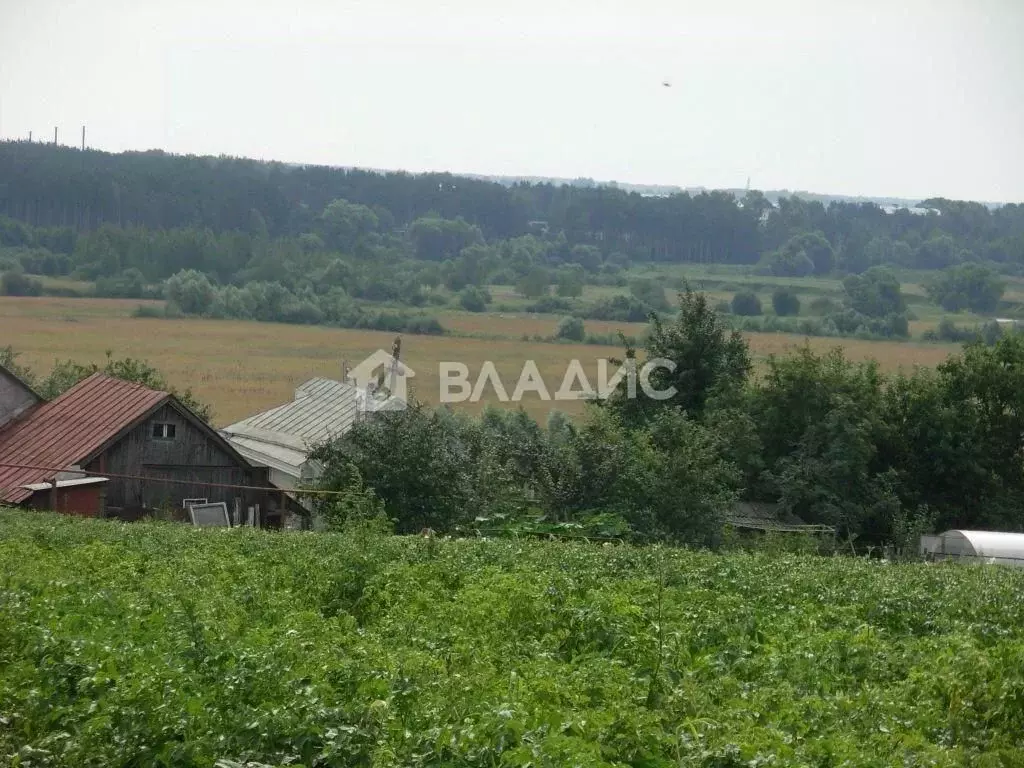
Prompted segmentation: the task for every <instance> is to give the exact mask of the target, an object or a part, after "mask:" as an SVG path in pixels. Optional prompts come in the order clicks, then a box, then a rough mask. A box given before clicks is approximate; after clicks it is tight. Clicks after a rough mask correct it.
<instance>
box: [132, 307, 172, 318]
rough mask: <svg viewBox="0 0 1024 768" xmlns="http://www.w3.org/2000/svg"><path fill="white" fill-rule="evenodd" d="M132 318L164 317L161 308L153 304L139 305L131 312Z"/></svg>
mask: <svg viewBox="0 0 1024 768" xmlns="http://www.w3.org/2000/svg"><path fill="white" fill-rule="evenodd" d="M132 317H149V318H153V317H166V315H165V314H164V310H163V308H162V307H159V306H157V305H155V304H139V306H137V307H136V308H135V310H134V311H133V312H132Z"/></svg>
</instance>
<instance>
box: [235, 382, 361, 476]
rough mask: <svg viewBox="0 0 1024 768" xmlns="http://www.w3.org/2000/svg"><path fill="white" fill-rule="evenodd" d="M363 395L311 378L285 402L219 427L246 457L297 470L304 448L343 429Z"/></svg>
mask: <svg viewBox="0 0 1024 768" xmlns="http://www.w3.org/2000/svg"><path fill="white" fill-rule="evenodd" d="M361 396H362V393H361V392H360V390H359V389H358V388H356V387H354V386H352V385H351V384H348V383H345V382H341V381H335V380H334V379H325V378H320V377H317V378H314V379H310V380H309V381H306V382H304V383H303V384H301V385H300V386H299V387H298V389H296V390H295V399H294V400H292V401H291V402H290V403H285V404H284V405H279V406H277V407H276V408H271V409H270V410H269V411H263V412H262V413H257V414H255V415H253V416H249V417H248V418H246V419H242V420H241V421H239V422H236V423H234V424H232V425H231V426H228V427H225V428H224V429H223V430H221V431H222V432H223V433H224V436H225V437H227V438H228V440H230V441H232V443H233V444H234V445H235V447H236V450H239V451H240V452H242V453H243V454H244V455H245V456H246V457H248V458H250V459H252V460H255V461H260V455H262V456H264V457H265V458H264V461H263V462H262V463H266V464H270V465H274V466H277V467H278V468H280V469H282V470H285V468H286V467H287V470H285V471H291V470H294V471H295V473H296V474H297V473H298V471H299V470H300V469H301V465H302V463H303V462H304V461H305V458H306V455H307V454H308V452H309V450H310V449H311V448H313V447H314V446H316V445H319V444H320V443H324V442H327V441H328V440H331V439H333V438H336V437H340V436H341V435H343V434H344V433H345V432H347V431H348V430H349V429H350V428H351V427H352V425H353V424H354V423H355V421H356V419H358V417H359V414H360V406H359V402H360V398H361Z"/></svg>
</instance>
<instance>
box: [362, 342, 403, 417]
mask: <svg viewBox="0 0 1024 768" xmlns="http://www.w3.org/2000/svg"><path fill="white" fill-rule="evenodd" d="M415 375H416V373H415V372H414V371H413V370H412V368H410V367H409V366H407V365H405V364H404V363H402V362H400V361H399V360H398V358H397V356H396V355H394V354H389V353H388V352H385V351H384V350H383V349H378V350H377V351H376V352H374V353H373V354H372V355H370V356H369V357H367V358H366V359H365V360H363V361H362V362H361V363H359V364H358V365H356V366H355V367H353V368H352V370H351V371H349V373H348V376H347V377H346V378H347V379H348V381H350V382H351V383H352V384H354V385H355V387H356V388H357V389H359V390H360V391H361V392H362V393H363V394H364V395H365V397H360V400H359V402H360V407H361V408H362V409H363V410H367V411H401V410H405V406H406V403H407V402H408V390H407V385H406V380H407V379H411V378H413V377H414V376H415Z"/></svg>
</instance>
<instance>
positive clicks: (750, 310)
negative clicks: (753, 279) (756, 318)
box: [729, 291, 761, 317]
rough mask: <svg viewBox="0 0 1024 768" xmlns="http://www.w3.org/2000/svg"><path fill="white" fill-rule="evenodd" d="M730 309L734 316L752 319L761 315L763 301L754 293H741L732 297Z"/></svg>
mask: <svg viewBox="0 0 1024 768" xmlns="http://www.w3.org/2000/svg"><path fill="white" fill-rule="evenodd" d="M729 308H730V309H731V310H732V313H733V314H734V315H740V316H741V317H750V316H753V315H760V314H761V299H760V298H758V296H757V294H756V293H754V292H753V291H740V292H739V293H737V294H736V295H735V296H733V297H732V301H731V302H730V303H729Z"/></svg>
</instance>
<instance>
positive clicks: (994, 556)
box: [921, 531, 1024, 567]
mask: <svg viewBox="0 0 1024 768" xmlns="http://www.w3.org/2000/svg"><path fill="white" fill-rule="evenodd" d="M921 554H922V555H924V556H926V557H928V558H929V559H933V560H946V559H952V560H959V561H963V562H975V563H998V564H1001V565H1013V566H1017V567H1024V533H1004V532H1001V531H946V532H945V533H941V534H938V535H936V536H922V537H921Z"/></svg>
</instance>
